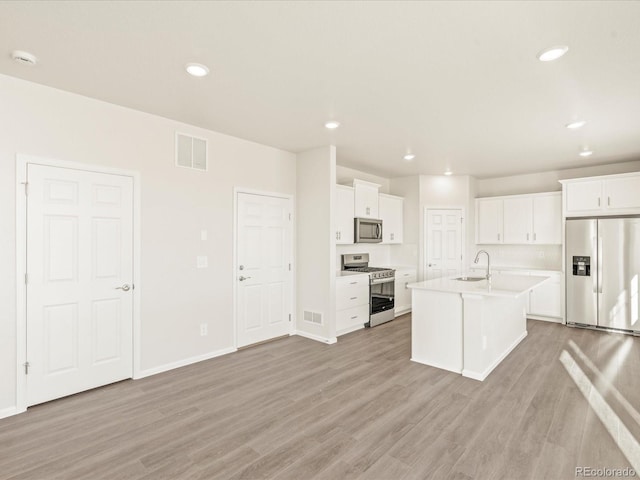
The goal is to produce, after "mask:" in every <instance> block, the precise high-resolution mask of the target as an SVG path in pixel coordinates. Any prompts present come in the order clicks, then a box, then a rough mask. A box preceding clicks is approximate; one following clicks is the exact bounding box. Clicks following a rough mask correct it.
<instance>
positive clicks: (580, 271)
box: [573, 256, 591, 277]
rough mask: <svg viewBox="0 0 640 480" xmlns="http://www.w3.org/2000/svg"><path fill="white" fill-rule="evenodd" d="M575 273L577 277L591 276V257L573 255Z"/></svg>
mask: <svg viewBox="0 0 640 480" xmlns="http://www.w3.org/2000/svg"><path fill="white" fill-rule="evenodd" d="M573 275H574V276H576V277H590V276H591V257H575V256H574V257H573Z"/></svg>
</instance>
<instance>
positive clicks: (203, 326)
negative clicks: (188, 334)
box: [200, 323, 209, 337]
mask: <svg viewBox="0 0 640 480" xmlns="http://www.w3.org/2000/svg"><path fill="white" fill-rule="evenodd" d="M208 334H209V326H208V325H207V324H206V323H201V324H200V336H201V337H206V336H207V335H208Z"/></svg>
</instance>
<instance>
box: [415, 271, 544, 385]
mask: <svg viewBox="0 0 640 480" xmlns="http://www.w3.org/2000/svg"><path fill="white" fill-rule="evenodd" d="M457 278H460V277H448V278H447V277H445V278H437V279H433V280H426V281H424V282H417V283H411V284H409V285H408V287H409V288H410V289H411V297H412V298H411V304H412V310H413V313H412V317H411V360H412V361H414V362H418V363H423V364H425V365H430V366H432V367H437V368H442V369H445V370H449V371H451V372H455V373H461V374H462V375H463V376H464V377H469V378H473V379H475V380H480V381H482V380H484V379H485V378H487V376H488V375H489V374H490V373H491V372H492V371H493V369H494V368H496V367H497V366H498V364H500V362H501V361H502V360H503V359H504V358H505V357H506V356H507V355H508V354H509V353H510V352H511V351H512V350H513V349H514V348H515V347H516V346H517V345H518V344H519V343H520V342H521V341H522V340H523V339H524V338H525V337H526V336H527V320H526V302H527V294H528V292H529V291H530V290H532V289H533V288H535V287H537V286H538V285H540V284H541V283H543V282H545V281H546V280H547V279H548V278H549V277H542V276H529V275H494V276H493V277H492V278H491V282H488V281H487V280H486V279H485V278H481V279H478V278H477V277H476V278H475V279H474V278H473V277H462V278H467V279H468V280H467V281H464V280H458V279H457Z"/></svg>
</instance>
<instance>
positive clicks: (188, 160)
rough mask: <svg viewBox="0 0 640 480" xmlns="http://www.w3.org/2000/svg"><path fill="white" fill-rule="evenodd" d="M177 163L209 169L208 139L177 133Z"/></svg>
mask: <svg viewBox="0 0 640 480" xmlns="http://www.w3.org/2000/svg"><path fill="white" fill-rule="evenodd" d="M176 165H178V166H179V167H186V168H193V169H195V170H203V171H206V170H207V141H206V140H205V139H203V138H197V137H192V136H189V135H185V134H184V133H176Z"/></svg>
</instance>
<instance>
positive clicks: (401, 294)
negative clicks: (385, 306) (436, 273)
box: [394, 268, 418, 317]
mask: <svg viewBox="0 0 640 480" xmlns="http://www.w3.org/2000/svg"><path fill="white" fill-rule="evenodd" d="M417 278H418V272H417V270H416V269H415V268H398V269H396V277H395V291H394V303H395V316H396V317H397V316H399V315H403V314H405V313H407V312H410V311H411V289H409V288H407V285H408V284H409V283H414V282H416V281H417Z"/></svg>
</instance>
